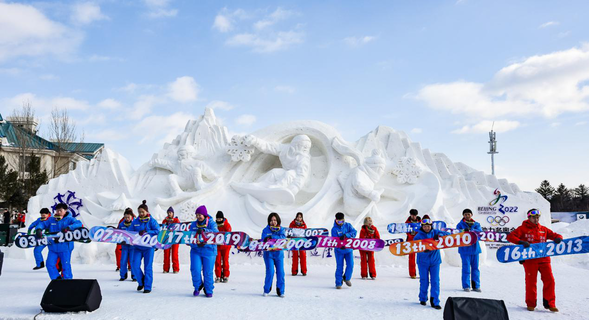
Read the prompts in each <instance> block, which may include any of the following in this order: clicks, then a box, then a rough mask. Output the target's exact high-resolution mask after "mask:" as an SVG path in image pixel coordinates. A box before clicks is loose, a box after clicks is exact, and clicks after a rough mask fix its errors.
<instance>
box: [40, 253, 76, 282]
mask: <svg viewBox="0 0 589 320" xmlns="http://www.w3.org/2000/svg"><path fill="white" fill-rule="evenodd" d="M71 257H72V252H71V251H69V250H66V251H62V252H55V251H51V250H49V254H47V265H46V268H47V272H48V273H49V277H50V278H51V280H55V279H57V277H59V276H60V274H59V272H58V271H57V267H56V266H55V265H56V264H57V258H59V259H60V260H61V268H62V273H63V279H72V278H73V277H74V275H73V274H72V265H71V264H70V259H71Z"/></svg>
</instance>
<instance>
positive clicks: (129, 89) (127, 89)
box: [116, 82, 139, 93]
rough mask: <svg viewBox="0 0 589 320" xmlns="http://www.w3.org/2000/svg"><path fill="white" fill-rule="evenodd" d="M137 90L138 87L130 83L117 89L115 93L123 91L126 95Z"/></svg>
mask: <svg viewBox="0 0 589 320" xmlns="http://www.w3.org/2000/svg"><path fill="white" fill-rule="evenodd" d="M137 88H139V85H138V84H136V83H133V82H131V83H129V84H127V85H126V86H124V87H120V88H117V89H116V90H117V91H125V92H128V93H134V92H135V90H137Z"/></svg>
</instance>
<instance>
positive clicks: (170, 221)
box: [162, 217, 180, 272]
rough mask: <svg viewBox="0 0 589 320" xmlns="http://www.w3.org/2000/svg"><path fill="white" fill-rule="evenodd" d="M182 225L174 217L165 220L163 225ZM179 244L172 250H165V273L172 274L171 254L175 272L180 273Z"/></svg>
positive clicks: (173, 246)
mask: <svg viewBox="0 0 589 320" xmlns="http://www.w3.org/2000/svg"><path fill="white" fill-rule="evenodd" d="M173 223H180V219H178V218H177V217H174V218H172V219H170V218H167V217H166V218H165V219H164V221H162V224H173ZM179 246H180V245H179V244H173V245H172V247H171V248H169V249H166V250H164V272H170V253H172V269H173V270H174V272H180V261H178V247H179Z"/></svg>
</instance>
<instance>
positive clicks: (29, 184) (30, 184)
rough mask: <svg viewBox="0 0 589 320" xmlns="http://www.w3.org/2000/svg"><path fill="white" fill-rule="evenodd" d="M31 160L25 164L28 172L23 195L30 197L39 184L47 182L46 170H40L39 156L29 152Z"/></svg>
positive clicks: (35, 191) (33, 194)
mask: <svg viewBox="0 0 589 320" xmlns="http://www.w3.org/2000/svg"><path fill="white" fill-rule="evenodd" d="M30 159H31V160H30V161H29V163H28V164H27V172H28V173H29V176H28V179H27V181H26V188H25V197H26V198H27V199H29V198H32V197H34V196H35V194H36V193H37V189H39V187H40V186H42V185H44V184H45V183H47V179H48V174H47V171H46V170H43V171H41V158H39V157H35V156H34V155H32V154H31V158H30Z"/></svg>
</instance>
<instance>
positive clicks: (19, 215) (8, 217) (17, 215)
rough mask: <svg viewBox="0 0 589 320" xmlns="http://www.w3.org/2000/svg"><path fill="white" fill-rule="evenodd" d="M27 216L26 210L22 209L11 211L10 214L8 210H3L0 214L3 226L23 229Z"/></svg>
mask: <svg viewBox="0 0 589 320" xmlns="http://www.w3.org/2000/svg"><path fill="white" fill-rule="evenodd" d="M26 216H27V210H25V209H23V210H21V211H18V210H13V211H12V213H11V212H10V211H9V210H8V209H4V213H3V214H2V217H1V218H2V223H5V224H17V225H18V227H19V228H23V227H24V226H25V219H26Z"/></svg>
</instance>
